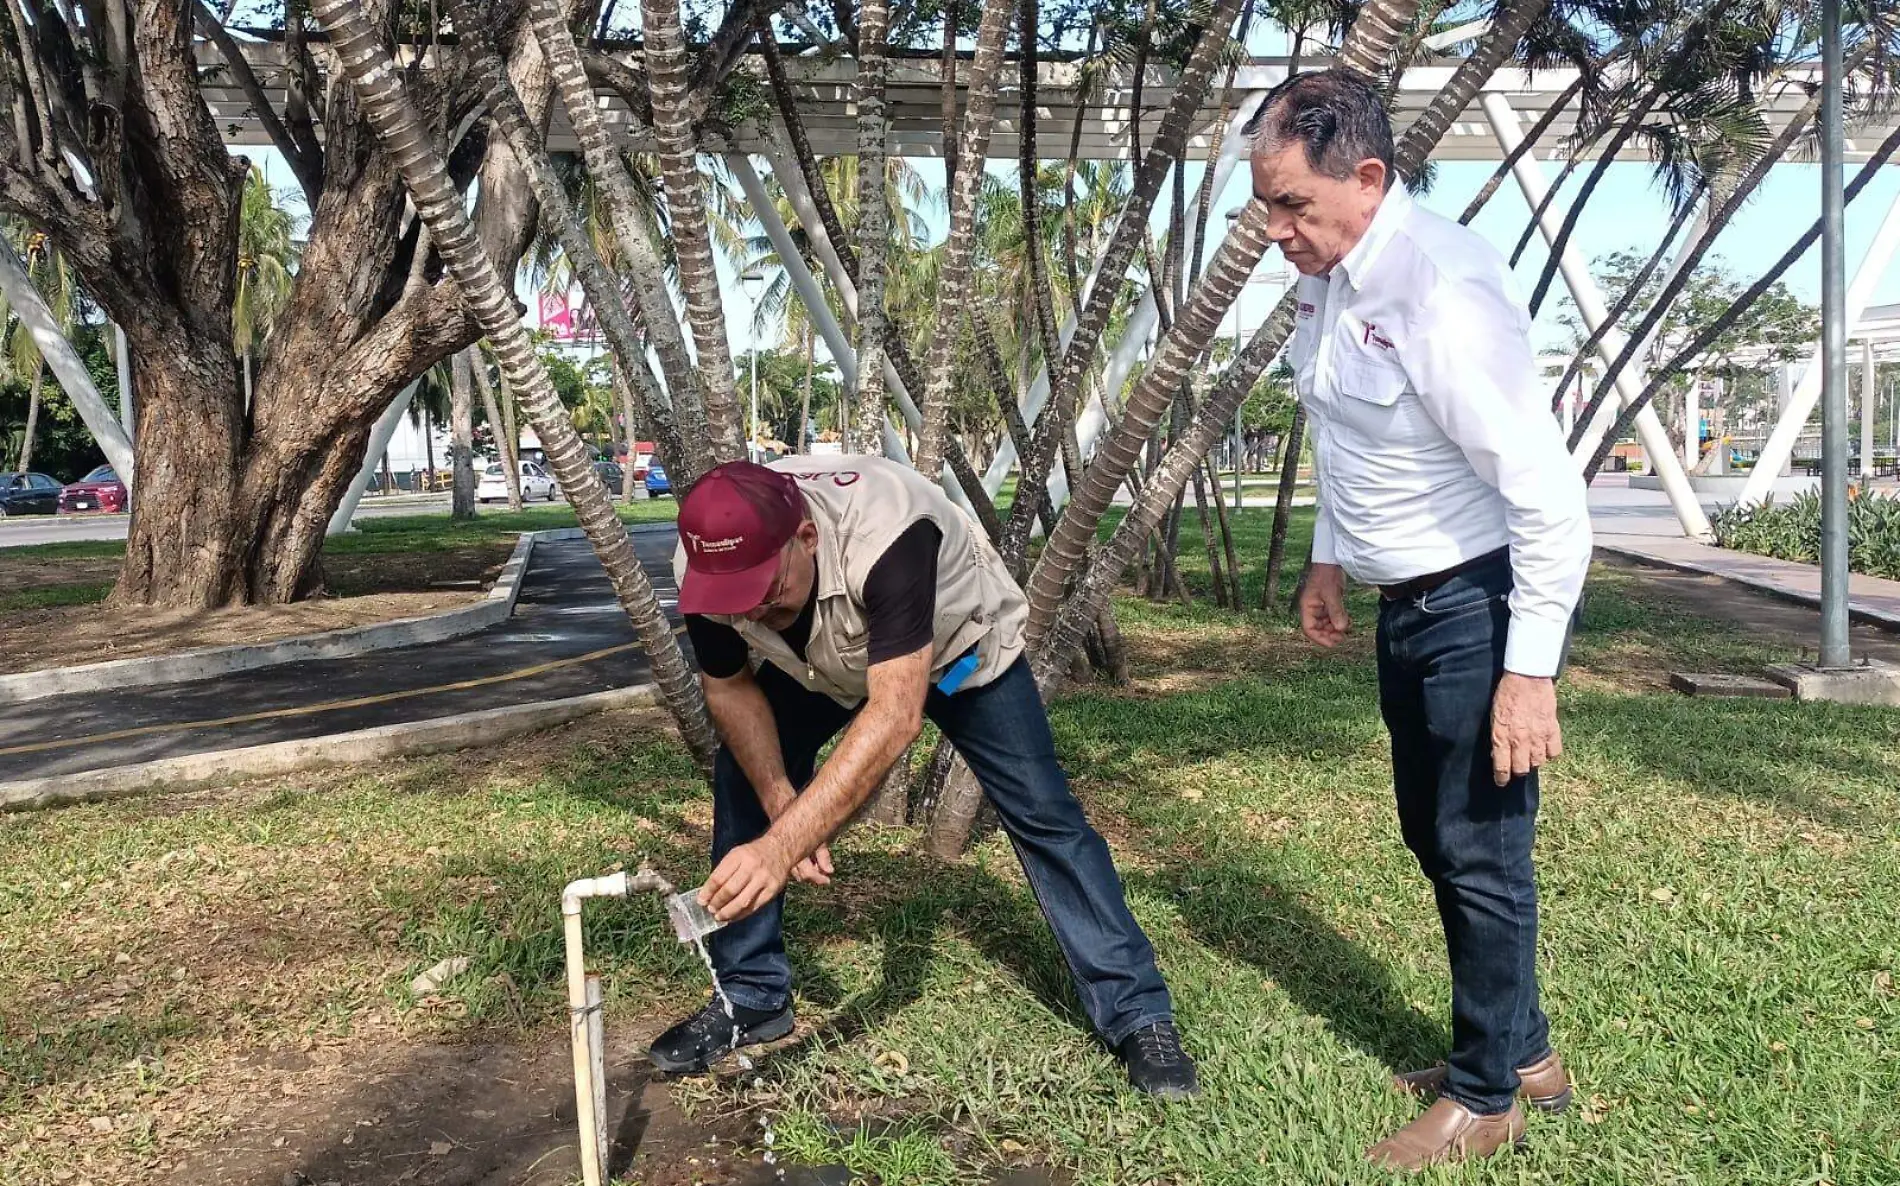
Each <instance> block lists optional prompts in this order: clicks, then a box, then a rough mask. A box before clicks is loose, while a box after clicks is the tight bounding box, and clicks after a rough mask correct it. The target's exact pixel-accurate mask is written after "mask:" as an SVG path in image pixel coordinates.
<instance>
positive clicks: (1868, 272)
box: [1739, 194, 1900, 502]
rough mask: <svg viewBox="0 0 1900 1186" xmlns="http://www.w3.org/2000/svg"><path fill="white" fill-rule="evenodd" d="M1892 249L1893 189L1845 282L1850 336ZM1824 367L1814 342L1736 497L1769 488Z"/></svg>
mask: <svg viewBox="0 0 1900 1186" xmlns="http://www.w3.org/2000/svg"><path fill="white" fill-rule="evenodd" d="M1896 248H1900V194H1895V195H1894V199H1893V204H1892V205H1890V206H1888V207H1887V217H1886V220H1885V221H1883V222H1882V223H1881V224H1880V229H1879V230H1878V231H1876V232H1874V241H1873V242H1872V243H1870V244H1868V246H1867V254H1866V255H1864V256H1862V257H1861V261H1860V266H1859V267H1858V268H1856V269H1855V271H1854V280H1853V282H1852V283H1851V284H1849V285H1848V286H1847V307H1846V310H1845V314H1844V316H1843V318H1842V320H1843V323H1844V325H1845V328H1844V330H1843V332H1844V333H1846V334H1848V335H1852V334H1853V332H1854V329H1855V327H1856V326H1857V325H1858V323H1859V322H1860V319H1861V317H1862V315H1863V314H1865V313H1866V311H1867V304H1868V302H1869V301H1870V300H1872V299H1873V295H1874V290H1875V289H1876V288H1878V287H1879V286H1880V281H1881V277H1882V276H1883V274H1884V273H1885V272H1886V270H1887V265H1888V264H1889V263H1891V262H1892V261H1893V255H1894V250H1895V249H1896ZM1823 369H1824V368H1823V367H1822V365H1821V343H1819V342H1816V343H1815V345H1814V353H1813V354H1812V355H1810V356H1809V358H1808V365H1807V369H1806V370H1805V371H1802V372H1801V379H1800V382H1798V383H1796V384H1795V388H1794V395H1793V396H1792V397H1791V398H1790V399H1789V401H1788V405H1787V407H1785V408H1783V409H1782V412H1781V416H1780V417H1779V418H1778V419H1777V420H1776V421H1775V427H1774V430H1773V431H1772V432H1770V433H1769V434H1768V440H1767V441H1766V442H1765V443H1764V444H1763V445H1762V447H1761V456H1760V457H1758V458H1756V460H1755V468H1754V469H1753V470H1751V471H1750V472H1749V475H1748V481H1747V483H1746V484H1744V485H1743V487H1742V493H1741V497H1740V499H1739V501H1741V502H1760V501H1762V500H1763V499H1764V498H1766V497H1768V495H1769V493H1770V492H1771V491H1772V490H1773V489H1774V480H1775V475H1777V474H1779V473H1780V472H1781V470H1782V468H1783V467H1784V466H1786V465H1787V464H1788V460H1789V459H1790V458H1791V457H1793V456H1794V443H1795V440H1796V438H1798V437H1799V436H1800V435H1801V430H1802V429H1804V428H1806V427H1807V424H1808V417H1810V416H1812V415H1814V407H1815V405H1816V404H1817V403H1819V402H1820V399H1821V373H1822V370H1823Z"/></svg>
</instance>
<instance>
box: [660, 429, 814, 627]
mask: <svg viewBox="0 0 1900 1186" xmlns="http://www.w3.org/2000/svg"><path fill="white" fill-rule="evenodd" d="M804 519H805V499H804V497H803V496H802V495H800V494H799V492H798V483H797V482H796V481H795V480H794V479H793V478H792V476H791V475H790V474H782V473H779V472H778V471H776V470H770V469H767V468H766V467H764V466H762V465H759V464H756V463H754V462H751V461H728V462H726V463H725V464H724V465H719V466H714V467H713V468H712V469H709V470H707V471H706V473H705V475H704V476H702V477H701V478H700V479H699V481H697V482H694V483H693V489H692V491H691V492H690V493H688V494H687V496H686V499H685V501H684V502H682V503H681V504H680V519H679V523H680V526H679V531H680V539H681V540H682V541H683V542H684V543H685V545H686V577H685V579H684V580H682V581H681V582H680V612H681V613H685V614H743V613H746V612H747V611H749V610H752V609H755V608H757V607H758V605H759V603H760V602H762V601H764V600H765V594H766V592H767V591H768V590H770V589H771V587H772V578H773V577H775V576H777V575H778V567H779V552H780V551H782V550H783V549H784V547H785V544H786V541H788V540H790V539H791V538H792V536H793V535H795V534H797V532H798V525H799V524H800V523H802V522H804Z"/></svg>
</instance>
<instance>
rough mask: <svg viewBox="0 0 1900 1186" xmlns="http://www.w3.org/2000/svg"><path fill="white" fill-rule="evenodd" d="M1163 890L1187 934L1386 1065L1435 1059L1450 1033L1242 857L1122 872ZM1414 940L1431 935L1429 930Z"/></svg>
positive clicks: (1135, 884)
mask: <svg viewBox="0 0 1900 1186" xmlns="http://www.w3.org/2000/svg"><path fill="white" fill-rule="evenodd" d="M1129 885H1130V887H1131V888H1136V889H1143V890H1148V891H1151V892H1158V893H1161V894H1165V895H1167V897H1168V898H1169V899H1170V900H1172V901H1173V902H1174V904H1175V906H1176V908H1177V909H1178V910H1180V912H1181V917H1182V920H1183V921H1184V922H1185V923H1186V924H1187V927H1188V929H1189V931H1190V932H1191V933H1192V934H1193V936H1194V938H1195V940H1196V941H1197V942H1199V943H1200V944H1202V945H1203V946H1205V947H1207V948H1209V949H1211V950H1213V951H1217V952H1221V953H1223V954H1225V955H1226V956H1228V957H1229V958H1230V959H1234V960H1237V961H1239V962H1241V963H1245V964H1247V965H1249V966H1250V967H1252V968H1254V969H1256V970H1257V971H1258V972H1259V973H1260V974H1261V976H1262V977H1263V978H1264V979H1266V980H1268V981H1270V982H1271V983H1272V984H1273V985H1274V986H1276V987H1278V988H1279V989H1281V990H1282V991H1284V992H1285V993H1286V994H1287V996H1288V997H1289V998H1290V999H1291V1000H1292V1001H1293V1003H1294V1004H1295V1005H1296V1006H1298V1007H1299V1008H1300V1010H1302V1011H1303V1012H1305V1013H1307V1014H1309V1015H1311V1016H1314V1017H1321V1018H1324V1019H1325V1020H1326V1023H1327V1025H1328V1026H1329V1027H1330V1028H1331V1029H1332V1031H1333V1032H1334V1033H1335V1034H1337V1035H1338V1036H1339V1037H1340V1038H1341V1039H1342V1040H1344V1041H1346V1042H1348V1043H1351V1044H1352V1045H1353V1046H1356V1047H1358V1048H1359V1049H1360V1050H1361V1051H1363V1052H1365V1053H1366V1054H1367V1055H1369V1056H1371V1057H1372V1058H1375V1059H1378V1060H1379V1061H1380V1062H1383V1063H1385V1064H1386V1065H1387V1066H1389V1067H1391V1068H1392V1069H1394V1070H1412V1069H1416V1068H1417V1067H1421V1066H1426V1065H1429V1064H1430V1063H1432V1062H1435V1061H1438V1060H1440V1059H1442V1058H1443V1057H1444V1054H1445V1051H1446V1050H1447V1049H1448V1048H1449V1047H1450V1045H1451V1036H1450V1034H1449V1033H1447V1032H1446V1030H1445V1028H1444V1027H1443V1026H1442V1025H1440V1024H1439V1023H1438V1022H1436V1021H1434V1020H1433V1019H1431V1018H1429V1017H1427V1016H1425V1015H1424V1014H1422V1013H1420V1012H1419V1011H1418V1010H1417V1009H1414V1008H1413V1007H1412V1006H1411V1005H1410V1004H1409V1003H1408V1002H1407V1001H1406V999H1405V997H1404V995H1403V994H1402V993H1401V992H1400V991H1399V988H1398V986H1397V984H1396V983H1395V982H1394V980H1393V977H1392V974H1391V972H1390V971H1389V970H1388V969H1387V968H1386V967H1385V966H1384V965H1383V964H1381V963H1380V962H1379V961H1378V960H1376V959H1374V958H1373V957H1371V956H1369V955H1367V954H1366V953H1365V952H1364V951H1363V950H1361V949H1360V948H1359V946H1358V945H1357V944H1355V943H1353V942H1352V940H1350V939H1348V938H1347V937H1346V936H1344V935H1342V934H1340V933H1339V931H1338V930H1337V929H1335V928H1334V927H1333V925H1332V924H1331V923H1329V922H1327V921H1326V920H1325V919H1324V918H1322V917H1321V916H1320V915H1318V914H1316V913H1314V912H1313V911H1312V910H1310V909H1308V908H1307V907H1306V906H1304V905H1302V904H1301V903H1300V901H1299V900H1298V897H1297V896H1296V895H1295V894H1294V893H1293V892H1291V891H1290V890H1288V889H1287V887H1286V886H1285V885H1283V884H1282V883H1280V882H1279V881H1277V880H1276V879H1274V878H1273V876H1272V875H1271V874H1269V873H1266V872H1264V871H1262V870H1260V869H1259V868H1257V867H1255V866H1253V865H1252V864H1250V863H1248V862H1245V861H1217V862H1213V863H1208V862H1195V863H1193V864H1184V865H1175V866H1171V867H1168V868H1166V869H1163V870H1162V871H1160V872H1159V873H1155V874H1151V875H1136V876H1133V877H1130V878H1129ZM1418 942H1420V943H1424V944H1435V943H1437V942H1439V939H1438V936H1437V934H1436V933H1435V932H1433V933H1428V934H1421V935H1420V936H1419V938H1418Z"/></svg>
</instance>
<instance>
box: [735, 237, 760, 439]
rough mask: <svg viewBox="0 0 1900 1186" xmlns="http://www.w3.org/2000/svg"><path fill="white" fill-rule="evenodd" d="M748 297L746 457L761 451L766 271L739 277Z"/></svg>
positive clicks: (754, 270)
mask: <svg viewBox="0 0 1900 1186" xmlns="http://www.w3.org/2000/svg"><path fill="white" fill-rule="evenodd" d="M739 283H740V284H741V285H743V286H744V288H745V292H746V297H747V298H748V299H749V300H750V301H751V302H752V431H751V432H750V434H748V436H747V437H746V447H745V451H746V458H747V460H751V459H753V457H754V455H755V454H756V453H757V452H758V451H759V294H760V292H761V291H763V290H764V288H765V273H763V272H761V271H759V270H758V269H757V268H748V269H746V271H745V272H744V273H742V274H741V275H740V277H739Z"/></svg>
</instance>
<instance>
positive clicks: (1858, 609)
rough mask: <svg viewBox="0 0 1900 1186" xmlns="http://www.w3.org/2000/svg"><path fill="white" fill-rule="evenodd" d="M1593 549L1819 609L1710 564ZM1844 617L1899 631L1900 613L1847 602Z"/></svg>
mask: <svg viewBox="0 0 1900 1186" xmlns="http://www.w3.org/2000/svg"><path fill="white" fill-rule="evenodd" d="M1596 547H1597V550H1598V551H1599V552H1608V553H1610V554H1611V555H1612V556H1620V557H1622V558H1623V559H1625V560H1631V561H1634V562H1636V563H1637V564H1648V565H1651V566H1653V567H1656V568H1668V569H1673V570H1674V571H1676V572H1687V573H1694V574H1696V575H1697V576H1705V577H1718V578H1720V579H1721V580H1724V581H1730V582H1733V583H1734V584H1737V585H1742V586H1745V587H1747V588H1750V589H1754V590H1756V591H1757V592H1760V593H1766V594H1768V595H1769V596H1770V597H1777V598H1780V599H1781V600H1783V601H1791V602H1793V603H1794V604H1796V605H1805V606H1808V607H1809V608H1811V609H1819V608H1820V606H1821V599H1820V598H1819V597H1817V596H1815V595H1814V594H1812V593H1804V592H1802V591H1801V590H1799V589H1789V588H1786V587H1785V586H1782V585H1777V584H1775V583H1774V582H1773V581H1765V580H1762V579H1761V578H1759V577H1752V576H1744V575H1741V574H1739V573H1733V572H1724V571H1723V570H1722V569H1720V568H1717V567H1716V566H1714V565H1713V564H1698V563H1696V562H1695V561H1693V560H1670V559H1665V558H1664V557H1661V556H1652V555H1650V554H1649V553H1647V552H1642V551H1638V550H1637V549H1635V548H1628V547H1622V546H1620V545H1617V544H1606V543H1604V542H1602V540H1601V539H1599V540H1598V541H1597V545H1596ZM1847 616H1848V617H1849V618H1850V619H1852V620H1853V621H1856V622H1859V623H1861V624H1862V625H1863V626H1873V627H1877V628H1879V629H1881V630H1892V631H1895V632H1900V614H1890V613H1887V612H1886V611H1884V610H1877V609H1867V608H1865V607H1862V606H1856V605H1854V604H1853V602H1852V600H1851V599H1850V600H1849V602H1848V606H1847Z"/></svg>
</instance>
